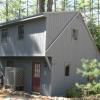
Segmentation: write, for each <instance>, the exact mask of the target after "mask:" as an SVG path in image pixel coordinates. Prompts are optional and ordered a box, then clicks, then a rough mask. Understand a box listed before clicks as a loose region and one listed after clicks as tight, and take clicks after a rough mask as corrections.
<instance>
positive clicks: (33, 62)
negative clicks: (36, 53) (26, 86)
mask: <svg viewBox="0 0 100 100" xmlns="http://www.w3.org/2000/svg"><path fill="white" fill-rule="evenodd" d="M36 63H39V64H40V88H41V64H42V62H41V61H32V92H36V91H33V85H34V82H33V75H34V73H33V70H34V68H33V64H36ZM40 88H39V92H37V93H40Z"/></svg>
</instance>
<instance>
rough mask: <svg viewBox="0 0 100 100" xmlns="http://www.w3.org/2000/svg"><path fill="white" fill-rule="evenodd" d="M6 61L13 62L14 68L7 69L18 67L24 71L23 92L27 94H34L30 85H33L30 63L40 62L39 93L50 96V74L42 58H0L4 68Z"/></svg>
mask: <svg viewBox="0 0 100 100" xmlns="http://www.w3.org/2000/svg"><path fill="white" fill-rule="evenodd" d="M7 60H10V61H13V62H14V66H8V67H16V68H18V67H19V68H22V69H24V75H25V76H24V90H25V91H27V92H34V91H32V85H34V82H33V83H32V62H40V63H41V73H40V76H41V77H40V93H41V94H42V95H51V94H50V86H51V77H50V76H51V73H50V70H49V68H48V66H47V65H46V64H45V58H44V57H2V58H0V63H1V64H2V65H3V67H6V62H7Z"/></svg>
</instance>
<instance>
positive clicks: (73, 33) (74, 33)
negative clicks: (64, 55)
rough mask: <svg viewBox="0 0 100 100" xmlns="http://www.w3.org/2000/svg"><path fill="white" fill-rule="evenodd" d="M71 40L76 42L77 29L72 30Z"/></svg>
mask: <svg viewBox="0 0 100 100" xmlns="http://www.w3.org/2000/svg"><path fill="white" fill-rule="evenodd" d="M72 38H73V39H74V40H78V30H77V29H72Z"/></svg>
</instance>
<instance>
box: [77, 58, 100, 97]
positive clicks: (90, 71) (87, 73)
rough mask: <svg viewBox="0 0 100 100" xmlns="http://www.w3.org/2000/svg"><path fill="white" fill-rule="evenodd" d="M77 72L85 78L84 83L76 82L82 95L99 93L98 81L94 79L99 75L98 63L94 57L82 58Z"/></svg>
mask: <svg viewBox="0 0 100 100" xmlns="http://www.w3.org/2000/svg"><path fill="white" fill-rule="evenodd" d="M77 72H78V73H79V74H81V75H82V77H85V78H86V79H87V83H86V84H78V83H76V87H77V88H78V89H80V90H81V92H82V94H83V96H89V95H94V94H99V93H100V83H99V82H97V81H96V80H97V78H98V77H99V76H100V63H99V62H98V61H97V60H96V59H90V60H89V59H82V69H77Z"/></svg>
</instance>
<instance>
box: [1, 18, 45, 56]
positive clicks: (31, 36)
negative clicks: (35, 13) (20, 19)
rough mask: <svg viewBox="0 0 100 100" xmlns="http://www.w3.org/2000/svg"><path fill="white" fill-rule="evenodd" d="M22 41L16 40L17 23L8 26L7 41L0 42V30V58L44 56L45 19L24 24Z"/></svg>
mask: <svg viewBox="0 0 100 100" xmlns="http://www.w3.org/2000/svg"><path fill="white" fill-rule="evenodd" d="M19 24H24V32H25V33H24V39H23V40H19V39H18V29H17V27H18V23H17V24H14V25H13V26H8V27H7V28H8V34H9V37H8V41H7V43H2V42H1V30H0V56H44V55H45V53H44V52H45V39H46V31H45V30H46V23H45V18H39V19H35V20H31V21H28V22H26V23H25V22H24V23H19Z"/></svg>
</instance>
